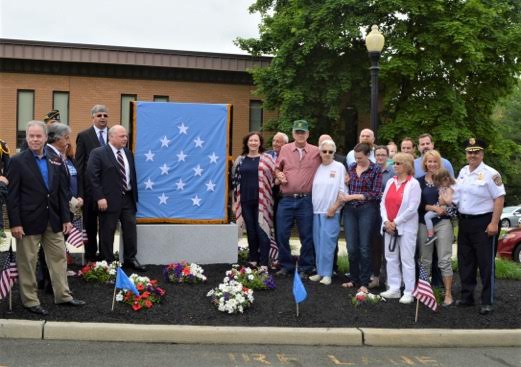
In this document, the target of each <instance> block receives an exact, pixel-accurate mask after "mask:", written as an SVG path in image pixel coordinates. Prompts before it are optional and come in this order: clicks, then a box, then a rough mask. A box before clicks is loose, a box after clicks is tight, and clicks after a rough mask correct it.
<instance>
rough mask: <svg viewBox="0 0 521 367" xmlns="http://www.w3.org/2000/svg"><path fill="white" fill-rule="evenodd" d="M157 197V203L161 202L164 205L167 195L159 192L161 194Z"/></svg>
mask: <svg viewBox="0 0 521 367" xmlns="http://www.w3.org/2000/svg"><path fill="white" fill-rule="evenodd" d="M157 198H158V199H159V205H161V204H165V205H166V201H167V200H168V196H166V195H165V193H164V192H163V193H161V196H158V197H157Z"/></svg>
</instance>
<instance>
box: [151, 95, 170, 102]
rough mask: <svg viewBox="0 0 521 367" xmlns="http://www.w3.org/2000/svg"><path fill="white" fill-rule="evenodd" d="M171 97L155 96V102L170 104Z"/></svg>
mask: <svg viewBox="0 0 521 367" xmlns="http://www.w3.org/2000/svg"><path fill="white" fill-rule="evenodd" d="M169 101H170V97H168V96H154V102H169Z"/></svg>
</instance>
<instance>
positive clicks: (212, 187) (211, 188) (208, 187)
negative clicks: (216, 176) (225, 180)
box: [205, 180, 215, 191]
mask: <svg viewBox="0 0 521 367" xmlns="http://www.w3.org/2000/svg"><path fill="white" fill-rule="evenodd" d="M205 185H206V191H215V184H214V183H213V182H212V180H210V181H208V182H207V183H205Z"/></svg>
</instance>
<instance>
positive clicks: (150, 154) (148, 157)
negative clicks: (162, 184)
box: [145, 149, 155, 162]
mask: <svg viewBox="0 0 521 367" xmlns="http://www.w3.org/2000/svg"><path fill="white" fill-rule="evenodd" d="M154 156H155V154H154V153H152V151H151V150H150V149H149V150H148V153H145V157H147V159H146V160H145V162H148V161H152V162H153V161H154Z"/></svg>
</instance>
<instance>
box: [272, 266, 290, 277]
mask: <svg viewBox="0 0 521 367" xmlns="http://www.w3.org/2000/svg"><path fill="white" fill-rule="evenodd" d="M275 275H276V276H278V277H287V276H289V271H288V270H287V269H285V268H282V269H280V270H279V271H277V272H276V273H275Z"/></svg>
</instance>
